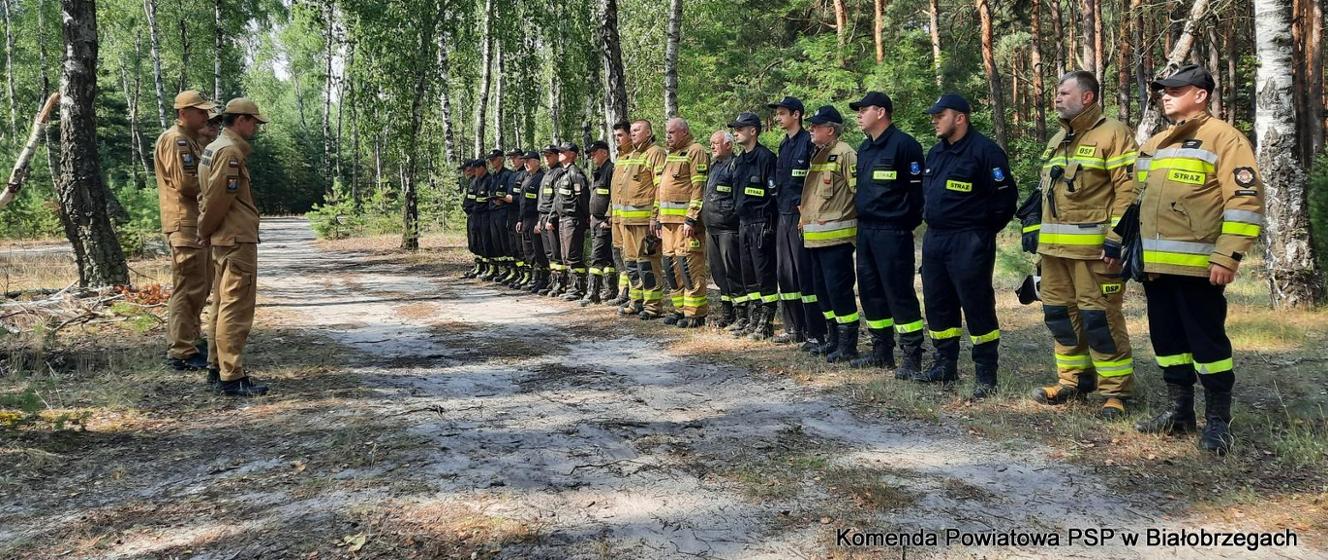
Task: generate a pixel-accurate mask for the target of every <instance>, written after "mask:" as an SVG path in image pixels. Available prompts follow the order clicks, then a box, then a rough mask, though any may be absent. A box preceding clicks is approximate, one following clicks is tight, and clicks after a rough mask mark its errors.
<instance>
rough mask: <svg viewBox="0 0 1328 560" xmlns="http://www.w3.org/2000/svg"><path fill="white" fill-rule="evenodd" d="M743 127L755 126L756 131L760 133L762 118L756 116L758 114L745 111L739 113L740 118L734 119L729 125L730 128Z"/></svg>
mask: <svg viewBox="0 0 1328 560" xmlns="http://www.w3.org/2000/svg"><path fill="white" fill-rule="evenodd" d="M743 126H754V127H756V131H757V132H760V131H761V117H758V116H756V113H752V112H748V111H744V112H742V113H738V118H736V119H733V122H731V123H729V128H739V127H743Z"/></svg>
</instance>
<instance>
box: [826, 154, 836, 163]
mask: <svg viewBox="0 0 1328 560" xmlns="http://www.w3.org/2000/svg"><path fill="white" fill-rule="evenodd" d="M825 161H839V154H830V157H829V158H826V160H825Z"/></svg>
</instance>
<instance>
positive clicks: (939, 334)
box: [927, 327, 964, 340]
mask: <svg viewBox="0 0 1328 560" xmlns="http://www.w3.org/2000/svg"><path fill="white" fill-rule="evenodd" d="M927 332H928V333H930V334H931V337H932V338H934V339H936V340H942V339H946V338H956V337H958V336H959V335H961V334H964V331H963V330H962V329H960V328H959V327H955V328H952V329H945V330H943V331H927Z"/></svg>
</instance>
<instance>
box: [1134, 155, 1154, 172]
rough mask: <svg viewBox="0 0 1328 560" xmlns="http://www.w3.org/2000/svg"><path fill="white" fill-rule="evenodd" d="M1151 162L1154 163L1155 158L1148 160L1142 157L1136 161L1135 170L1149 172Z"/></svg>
mask: <svg viewBox="0 0 1328 560" xmlns="http://www.w3.org/2000/svg"><path fill="white" fill-rule="evenodd" d="M1151 161H1153V158H1146V157H1141V158H1139V159H1136V160H1134V170H1135V171H1148V163H1149V162H1151Z"/></svg>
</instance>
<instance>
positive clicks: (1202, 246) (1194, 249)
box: [1043, 226, 1217, 255]
mask: <svg viewBox="0 0 1328 560" xmlns="http://www.w3.org/2000/svg"><path fill="white" fill-rule="evenodd" d="M1043 227H1045V226H1043ZM1143 241H1144V250H1147V251H1166V252H1169V253H1186V254H1190V255H1207V254H1211V253H1212V252H1213V250H1214V249H1217V245H1214V244H1212V243H1195V242H1193V241H1170V240H1167V239H1145V240H1143Z"/></svg>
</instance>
